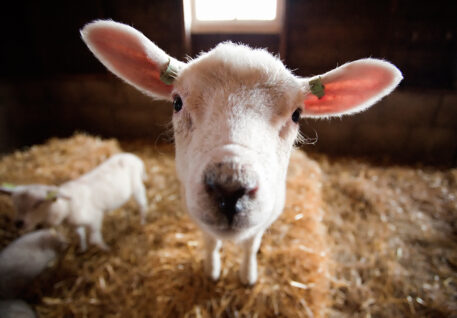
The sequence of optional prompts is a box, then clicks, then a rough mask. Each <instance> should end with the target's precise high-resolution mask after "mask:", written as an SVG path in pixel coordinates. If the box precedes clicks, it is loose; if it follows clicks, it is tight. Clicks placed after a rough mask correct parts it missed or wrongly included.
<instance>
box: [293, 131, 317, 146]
mask: <svg viewBox="0 0 457 318" xmlns="http://www.w3.org/2000/svg"><path fill="white" fill-rule="evenodd" d="M313 131H314V137H308V136H305V135H303V134H302V132H301V131H300V130H299V131H298V135H297V138H296V139H295V142H294V147H300V146H303V145H315V144H316V143H317V140H318V139H319V138H318V136H317V131H315V130H314V129H313Z"/></svg>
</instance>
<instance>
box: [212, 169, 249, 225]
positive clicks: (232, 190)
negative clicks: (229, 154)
mask: <svg viewBox="0 0 457 318" xmlns="http://www.w3.org/2000/svg"><path fill="white" fill-rule="evenodd" d="M224 166H225V167H224ZM223 170H225V171H224V172H225V173H224V172H223ZM226 173H227V166H226V165H220V164H218V165H216V168H215V169H210V170H209V171H208V173H206V174H205V178H204V183H205V190H206V192H207V193H208V194H209V196H210V197H211V198H212V199H213V200H214V202H215V203H216V204H217V207H218V208H219V211H220V212H221V213H222V214H223V215H225V217H226V218H227V220H228V222H229V223H232V222H233V219H234V217H235V215H237V214H238V213H240V212H242V211H243V208H244V206H245V204H246V202H243V201H246V200H243V199H244V198H247V199H248V200H249V199H252V198H253V197H254V196H255V193H256V192H257V186H256V185H255V186H252V184H257V182H256V181H255V179H253V178H249V174H247V173H241V174H242V175H243V177H244V178H243V177H239V176H238V177H237V175H239V173H236V172H234V174H233V175H231V174H228V175H227V174H226Z"/></svg>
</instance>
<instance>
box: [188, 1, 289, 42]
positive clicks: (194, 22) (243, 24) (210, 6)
mask: <svg viewBox="0 0 457 318" xmlns="http://www.w3.org/2000/svg"><path fill="white" fill-rule="evenodd" d="M183 7H184V24H185V27H186V34H190V33H276V34H277V33H280V32H281V26H282V19H283V15H284V0H183Z"/></svg>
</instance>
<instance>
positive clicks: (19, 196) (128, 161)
mask: <svg viewBox="0 0 457 318" xmlns="http://www.w3.org/2000/svg"><path fill="white" fill-rule="evenodd" d="M144 178H145V169H144V164H143V162H142V161H141V159H140V158H138V157H137V156H135V155H132V154H128V153H121V154H116V155H113V156H112V157H111V158H109V159H108V160H106V161H105V162H103V163H102V164H101V165H99V166H98V167H96V168H95V169H93V170H92V171H90V172H88V173H86V174H84V175H82V176H81V177H79V178H78V179H76V180H72V181H69V182H66V183H64V184H62V185H60V186H59V187H57V186H49V185H42V184H32V185H21V186H17V187H14V188H9V187H8V188H5V187H2V188H0V191H1V192H4V193H8V194H10V195H11V198H12V201H13V205H14V207H15V209H16V212H17V221H16V225H17V226H18V227H24V228H25V229H26V230H29V229H31V228H33V227H35V226H36V225H37V224H39V223H46V224H48V225H51V226H56V225H59V224H61V223H62V222H63V221H65V222H67V223H69V224H70V225H72V226H74V227H76V231H77V233H78V235H79V238H80V242H81V250H83V251H84V250H86V248H87V245H86V230H88V231H89V234H90V235H89V237H90V238H89V242H90V243H92V244H94V245H97V246H98V247H100V248H101V249H103V250H107V249H108V246H107V245H106V244H105V242H104V241H103V237H102V233H101V229H102V223H103V215H104V213H105V212H108V211H112V210H115V209H117V208H119V207H121V206H122V205H123V204H124V203H126V202H127V201H128V200H129V199H130V197H131V196H133V197H134V198H135V200H136V202H137V203H138V205H139V206H140V214H141V222H142V223H144V221H145V216H146V209H147V199H146V191H145V188H144V185H143V179H144Z"/></svg>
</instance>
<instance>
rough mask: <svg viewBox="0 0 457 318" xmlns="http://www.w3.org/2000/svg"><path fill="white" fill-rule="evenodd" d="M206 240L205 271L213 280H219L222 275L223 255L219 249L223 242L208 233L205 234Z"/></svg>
mask: <svg viewBox="0 0 457 318" xmlns="http://www.w3.org/2000/svg"><path fill="white" fill-rule="evenodd" d="M204 240H205V260H204V267H205V273H206V275H207V276H208V277H210V278H211V279H212V280H218V279H219V276H220V275H221V256H220V254H219V250H220V249H221V246H222V242H221V241H220V240H218V239H215V238H213V237H212V236H210V235H208V234H204Z"/></svg>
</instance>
